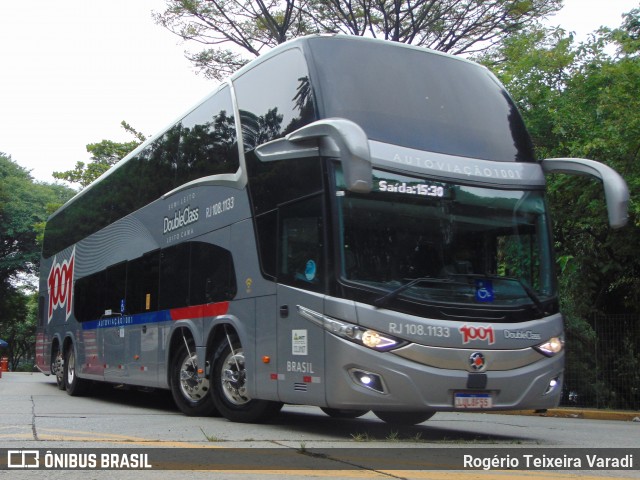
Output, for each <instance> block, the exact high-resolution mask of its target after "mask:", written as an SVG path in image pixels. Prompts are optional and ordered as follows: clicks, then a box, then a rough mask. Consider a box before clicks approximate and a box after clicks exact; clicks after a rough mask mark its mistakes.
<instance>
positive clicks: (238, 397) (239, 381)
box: [220, 349, 251, 406]
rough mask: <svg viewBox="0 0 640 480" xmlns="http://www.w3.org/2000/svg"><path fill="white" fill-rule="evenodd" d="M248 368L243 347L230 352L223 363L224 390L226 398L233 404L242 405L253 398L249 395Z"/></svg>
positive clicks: (222, 380)
mask: <svg viewBox="0 0 640 480" xmlns="http://www.w3.org/2000/svg"><path fill="white" fill-rule="evenodd" d="M246 380H247V377H246V369H245V366H244V353H243V352H242V349H237V350H235V351H234V352H229V354H228V355H227V357H226V358H225V359H224V362H223V363H222V374H221V378H220V381H221V383H222V392H223V394H224V396H225V398H226V399H227V400H228V401H229V402H230V403H232V404H234V405H237V406H241V405H245V404H247V403H248V402H249V401H250V400H251V399H250V398H249V397H248V396H247V387H246V383H247V382H246Z"/></svg>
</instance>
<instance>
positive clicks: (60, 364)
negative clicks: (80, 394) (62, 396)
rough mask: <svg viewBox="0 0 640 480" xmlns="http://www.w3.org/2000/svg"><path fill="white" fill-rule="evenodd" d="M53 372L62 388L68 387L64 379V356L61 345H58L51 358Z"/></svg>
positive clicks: (57, 383) (59, 386)
mask: <svg viewBox="0 0 640 480" xmlns="http://www.w3.org/2000/svg"><path fill="white" fill-rule="evenodd" d="M51 373H52V374H53V375H54V376H55V377H56V385H57V386H58V388H59V389H60V390H64V389H65V388H66V385H65V381H64V357H63V355H62V352H61V351H60V347H59V346H57V345H56V349H55V353H54V354H53V358H52V360H51Z"/></svg>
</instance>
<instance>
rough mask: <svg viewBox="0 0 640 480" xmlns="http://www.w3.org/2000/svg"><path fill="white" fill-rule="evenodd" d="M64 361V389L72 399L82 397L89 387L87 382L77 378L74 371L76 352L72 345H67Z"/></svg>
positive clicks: (75, 370) (76, 372) (76, 373)
mask: <svg viewBox="0 0 640 480" xmlns="http://www.w3.org/2000/svg"><path fill="white" fill-rule="evenodd" d="M64 357H65V359H64V387H65V390H66V391H67V393H68V394H69V395H71V396H72V397H79V396H81V395H84V393H85V392H86V391H87V386H88V385H89V383H88V381H87V380H83V379H82V378H79V377H78V371H77V369H76V352H75V350H74V349H73V345H69V347H68V348H67V350H66V352H65V356H64Z"/></svg>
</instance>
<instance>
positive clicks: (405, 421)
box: [373, 410, 436, 426]
mask: <svg viewBox="0 0 640 480" xmlns="http://www.w3.org/2000/svg"><path fill="white" fill-rule="evenodd" d="M373 413H374V414H375V416H376V417H378V418H379V419H380V420H383V421H385V422H386V423H391V424H394V425H405V426H410V425H417V424H419V423H422V422H424V421H427V420H429V419H430V418H431V417H433V416H434V415H435V414H436V412H424V411H422V412H385V411H381V412H376V411H375V410H374V412H373Z"/></svg>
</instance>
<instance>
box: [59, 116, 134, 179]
mask: <svg viewBox="0 0 640 480" xmlns="http://www.w3.org/2000/svg"><path fill="white" fill-rule="evenodd" d="M120 125H122V128H124V129H125V130H126V131H127V132H129V133H131V134H132V135H133V136H134V140H131V141H130V142H124V143H118V142H113V141H111V140H102V141H101V142H98V143H90V144H89V145H87V152H89V153H90V154H91V162H90V163H89V164H85V163H84V162H76V166H75V168H74V169H73V170H67V171H66V172H53V178H57V179H58V180H65V181H67V182H69V183H78V184H80V186H81V187H82V188H84V187H86V186H87V185H89V184H90V183H91V182H93V181H94V180H96V179H97V178H98V177H99V176H100V175H102V174H103V173H104V172H106V171H107V170H109V168H111V167H112V166H113V165H115V164H116V163H118V162H119V161H120V160H122V159H123V158H124V157H125V156H126V155H127V154H128V153H129V152H131V151H132V150H134V149H135V148H136V147H137V146H138V145H140V144H141V143H142V142H144V141H145V140H146V137H145V135H143V134H142V133H140V132H138V131H137V130H135V129H134V128H133V127H131V125H129V124H128V123H127V122H125V121H124V120H123V121H122V122H121V123H120Z"/></svg>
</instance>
